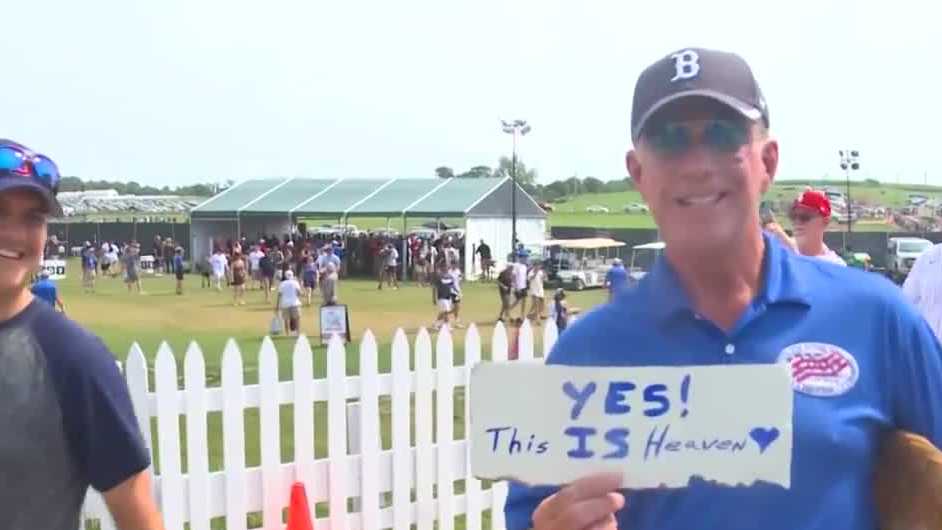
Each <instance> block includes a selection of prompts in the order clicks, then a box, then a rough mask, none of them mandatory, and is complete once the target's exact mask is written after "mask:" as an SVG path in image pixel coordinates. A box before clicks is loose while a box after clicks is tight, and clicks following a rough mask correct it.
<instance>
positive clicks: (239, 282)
mask: <svg viewBox="0 0 942 530" xmlns="http://www.w3.org/2000/svg"><path fill="white" fill-rule="evenodd" d="M231 269H232V305H245V280H246V278H247V277H248V272H247V271H246V266H245V260H244V259H242V254H241V253H239V252H233V254H232V266H231Z"/></svg>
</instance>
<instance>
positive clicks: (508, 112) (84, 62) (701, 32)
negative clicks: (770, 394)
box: [0, 0, 942, 185]
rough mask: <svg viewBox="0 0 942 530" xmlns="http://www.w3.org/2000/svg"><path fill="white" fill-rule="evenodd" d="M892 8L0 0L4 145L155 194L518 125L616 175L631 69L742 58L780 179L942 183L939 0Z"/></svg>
mask: <svg viewBox="0 0 942 530" xmlns="http://www.w3.org/2000/svg"><path fill="white" fill-rule="evenodd" d="M932 5H933V3H932V2H928V1H923V0H896V1H894V2H885V1H883V2H877V1H858V2H850V1H847V2H844V1H841V2H829V1H827V0H817V1H814V2H801V1H790V2H774V3H771V2H755V1H752V0H748V1H747V0H744V1H739V0H713V1H706V2H704V1H697V2H689V3H683V2H677V1H672V2H668V1H657V2H653V1H651V2H639V1H635V0H631V1H629V0H612V1H593V0H586V1H582V2H579V1H572V0H469V1H461V2H458V1H449V0H396V1H387V0H373V1H353V0H339V1H329V2H328V1H315V0H267V1H252V2H249V1H244V0H160V1H155V0H88V1H75V0H28V1H11V2H6V3H4V5H3V9H2V11H3V16H2V18H3V20H4V21H5V23H4V29H3V31H0V57H2V58H3V60H2V64H3V65H4V66H3V69H4V71H3V78H4V81H5V82H4V83H3V89H2V92H0V94H2V97H0V137H9V138H13V139H17V140H20V141H22V142H24V143H27V144H28V145H30V146H32V147H34V148H36V149H38V150H42V151H46V152H48V153H49V154H50V155H51V156H52V157H53V158H54V159H55V160H56V161H57V162H58V163H59V165H60V166H61V168H62V170H63V172H64V173H65V174H68V175H77V176H80V177H83V178H106V179H121V180H130V179H134V180H138V181H139V182H142V183H147V184H155V185H164V184H168V185H179V184H186V183H193V182H206V181H217V182H218V181H224V180H226V179H229V178H232V179H237V180H238V179H241V178H245V177H253V176H272V175H275V176H310V177H350V178H353V177H431V176H433V175H434V173H433V171H434V168H435V167H437V166H439V165H447V166H451V167H453V168H455V170H456V171H458V172H460V171H464V170H466V169H467V168H469V167H471V166H474V165H478V164H485V165H491V166H493V165H495V164H496V160H497V158H498V157H499V156H501V155H504V154H508V153H509V151H510V147H511V140H510V137H509V136H507V135H505V134H503V133H501V131H500V119H502V118H503V119H513V118H524V119H527V120H528V121H529V122H530V124H531V125H532V127H533V131H532V132H531V134H530V135H528V136H526V137H525V138H524V139H523V141H522V143H521V145H520V149H519V153H520V156H521V157H522V159H523V160H524V161H525V162H526V163H528V165H531V166H533V167H535V168H536V169H537V171H538V172H539V175H540V181H541V182H543V183H548V182H550V181H552V180H556V179H558V178H566V177H569V176H572V175H574V174H578V175H579V176H580V177H585V176H590V175H591V176H596V177H600V178H604V179H609V178H620V177H623V176H624V175H625V170H624V165H623V155H624V152H625V150H626V149H627V148H628V147H629V146H630V139H629V133H628V118H629V109H630V107H631V94H632V90H633V87H634V82H635V80H636V78H637V75H638V74H639V73H640V71H641V70H642V69H643V68H644V67H645V66H646V65H647V64H649V63H651V62H652V61H654V60H656V59H657V58H659V57H660V56H663V55H666V54H667V53H669V52H671V51H674V50H676V49H679V48H683V47H687V46H705V47H714V48H720V49H727V50H732V51H736V52H739V53H741V54H742V55H743V56H744V57H745V58H746V59H747V60H748V61H749V62H750V63H751V64H752V66H753V69H754V70H755V72H756V75H757V77H758V78H759V82H760V84H761V86H762V87H763V90H764V91H765V94H766V97H767V99H768V101H769V107H770V111H771V121H772V131H773V133H774V134H775V135H776V136H777V137H778V138H779V140H780V143H781V151H782V165H781V169H780V172H779V178H808V177H820V176H823V175H825V174H829V175H830V176H832V177H837V176H838V175H839V174H840V170H839V168H838V167H837V165H838V159H837V150H838V149H839V148H842V147H853V148H857V149H859V150H860V151H861V154H862V157H863V158H862V163H863V169H862V170H861V171H860V172H859V173H858V174H857V175H856V178H868V177H874V178H880V179H881V180H886V181H890V182H895V181H897V180H900V181H902V182H919V183H921V182H923V178H924V174H925V172H928V181H929V182H930V183H934V184H940V185H942V163H940V161H939V156H938V154H937V153H938V150H939V147H938V137H939V136H940V131H939V127H940V123H942V119H940V118H942V110H940V109H942V105H940V102H939V95H940V90H942V56H940V51H942V36H940V35H942V32H940V31H939V29H938V19H939V12H938V8H933V7H932Z"/></svg>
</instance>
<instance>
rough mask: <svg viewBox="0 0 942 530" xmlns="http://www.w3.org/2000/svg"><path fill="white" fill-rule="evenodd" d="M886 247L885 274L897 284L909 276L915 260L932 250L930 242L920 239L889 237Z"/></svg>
mask: <svg viewBox="0 0 942 530" xmlns="http://www.w3.org/2000/svg"><path fill="white" fill-rule="evenodd" d="M886 247H887V248H886V263H887V266H886V269H887V274H889V276H890V278H891V279H892V280H893V281H896V282H899V281H902V280H903V279H905V278H906V275H907V274H909V271H910V270H911V269H912V267H913V263H915V262H916V258H918V257H919V256H920V255H922V253H923V252H925V251H927V250H929V249H930V248H932V241H929V240H928V239H923V238H921V237H891V238H889V239H888V240H887V242H886Z"/></svg>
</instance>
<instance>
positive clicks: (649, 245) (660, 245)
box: [631, 241, 667, 250]
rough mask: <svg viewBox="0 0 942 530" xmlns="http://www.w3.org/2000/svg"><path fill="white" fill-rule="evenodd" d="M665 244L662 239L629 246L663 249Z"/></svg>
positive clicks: (640, 248)
mask: <svg viewBox="0 0 942 530" xmlns="http://www.w3.org/2000/svg"><path fill="white" fill-rule="evenodd" d="M666 246H667V245H665V243H664V242H663V241H656V242H654V243H645V244H643V245H635V246H633V247H631V248H633V249H635V250H664V247H666Z"/></svg>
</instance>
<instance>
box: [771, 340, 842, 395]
mask: <svg viewBox="0 0 942 530" xmlns="http://www.w3.org/2000/svg"><path fill="white" fill-rule="evenodd" d="M778 359H779V362H781V363H783V364H785V365H786V366H787V367H788V370H789V371H790V372H791V376H792V386H793V388H794V389H795V390H796V391H798V392H801V393H803V394H808V395H812V396H819V397H833V396H839V395H841V394H844V393H846V392H848V391H849V390H850V389H851V388H853V387H854V386H855V385H856V384H857V380H858V378H859V377H860V368H859V367H858V366H857V360H856V359H854V356H853V355H851V354H850V352H848V351H847V350H845V349H843V348H841V347H840V346H835V345H834V344H827V343H824V342H799V343H797V344H792V345H791V346H789V347H787V348H785V349H784V350H782V352H781V353H780V354H779V358H778Z"/></svg>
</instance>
